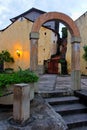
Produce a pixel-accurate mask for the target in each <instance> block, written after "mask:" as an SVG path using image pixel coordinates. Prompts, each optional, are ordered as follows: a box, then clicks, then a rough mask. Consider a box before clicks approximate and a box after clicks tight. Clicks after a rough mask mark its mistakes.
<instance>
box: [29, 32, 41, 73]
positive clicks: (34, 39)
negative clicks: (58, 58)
mask: <svg viewBox="0 0 87 130" xmlns="http://www.w3.org/2000/svg"><path fill="white" fill-rule="evenodd" d="M38 39H39V33H37V32H31V33H30V70H32V71H34V72H37V68H38Z"/></svg>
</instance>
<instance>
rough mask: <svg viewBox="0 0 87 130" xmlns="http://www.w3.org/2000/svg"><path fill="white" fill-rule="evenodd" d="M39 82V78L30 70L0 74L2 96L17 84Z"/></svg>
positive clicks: (0, 93)
mask: <svg viewBox="0 0 87 130" xmlns="http://www.w3.org/2000/svg"><path fill="white" fill-rule="evenodd" d="M37 81H38V76H37V75H36V74H35V73H34V72H31V71H29V70H24V71H23V70H20V71H17V72H14V73H11V74H5V73H1V74H0V95H2V94H3V92H4V91H5V90H6V89H7V87H8V86H9V85H11V84H16V83H29V82H30V83H33V82H37Z"/></svg>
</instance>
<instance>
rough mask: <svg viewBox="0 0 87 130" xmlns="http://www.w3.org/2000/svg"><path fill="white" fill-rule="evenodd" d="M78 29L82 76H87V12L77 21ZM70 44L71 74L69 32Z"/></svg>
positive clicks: (69, 70)
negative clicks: (86, 57) (85, 57)
mask: <svg viewBox="0 0 87 130" xmlns="http://www.w3.org/2000/svg"><path fill="white" fill-rule="evenodd" d="M75 23H76V25H77V27H78V28H79V31H80V36H81V43H80V62H81V74H85V75H87V62H86V61H85V60H84V59H83V54H84V50H83V47H84V45H87V12H86V13H85V14H83V15H82V16H81V17H79V18H78V19H77V20H76V21H75ZM67 41H68V44H67V54H66V55H67V62H68V72H69V73H70V72H71V35H70V33H69V32H68V40H67Z"/></svg>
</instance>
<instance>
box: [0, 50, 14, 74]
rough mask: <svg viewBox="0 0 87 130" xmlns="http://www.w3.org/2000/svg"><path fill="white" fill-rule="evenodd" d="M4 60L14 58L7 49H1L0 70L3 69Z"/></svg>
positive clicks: (8, 60)
mask: <svg viewBox="0 0 87 130" xmlns="http://www.w3.org/2000/svg"><path fill="white" fill-rule="evenodd" d="M4 62H14V58H13V57H12V56H11V54H10V53H9V51H7V50H2V52H1V53H0V72H3V71H4Z"/></svg>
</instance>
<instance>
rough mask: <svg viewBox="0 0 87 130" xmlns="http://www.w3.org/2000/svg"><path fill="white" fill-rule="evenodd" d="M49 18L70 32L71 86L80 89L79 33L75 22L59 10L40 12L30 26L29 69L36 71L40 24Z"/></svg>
mask: <svg viewBox="0 0 87 130" xmlns="http://www.w3.org/2000/svg"><path fill="white" fill-rule="evenodd" d="M51 20H58V21H59V22H61V23H63V24H64V25H66V27H68V29H69V31H70V33H71V43H72V44H71V47H72V52H71V68H72V72H71V78H72V88H73V89H74V90H79V89H81V83H80V80H81V79H80V44H79V43H80V42H81V39H80V33H79V30H78V27H77V26H76V24H75V22H74V21H73V20H72V19H71V18H70V17H69V16H68V15H66V14H64V13H59V12H48V13H45V14H42V15H41V16H40V17H38V18H37V19H36V21H35V22H34V24H33V26H32V30H31V33H30V69H31V70H32V71H37V66H38V39H39V30H40V28H41V26H42V25H43V24H44V23H46V22H48V21H51Z"/></svg>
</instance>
